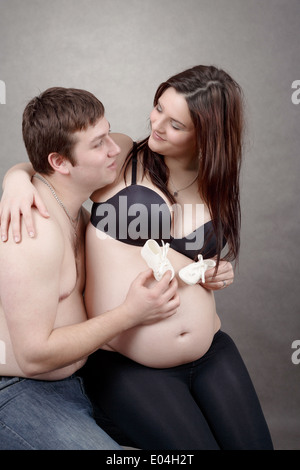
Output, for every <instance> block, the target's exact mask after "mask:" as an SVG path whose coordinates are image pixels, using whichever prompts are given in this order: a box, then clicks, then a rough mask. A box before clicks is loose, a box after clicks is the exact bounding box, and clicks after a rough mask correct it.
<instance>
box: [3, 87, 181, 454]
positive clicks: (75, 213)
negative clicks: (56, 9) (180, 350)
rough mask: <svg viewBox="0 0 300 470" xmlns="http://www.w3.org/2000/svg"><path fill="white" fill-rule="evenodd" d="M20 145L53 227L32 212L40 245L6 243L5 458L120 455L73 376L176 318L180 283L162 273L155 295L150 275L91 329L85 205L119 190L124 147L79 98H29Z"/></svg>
mask: <svg viewBox="0 0 300 470" xmlns="http://www.w3.org/2000/svg"><path fill="white" fill-rule="evenodd" d="M23 138H24V142H25V145H26V149H27V152H28V155H29V159H30V161H31V163H32V165H33V167H34V169H35V171H36V174H35V177H34V178H33V183H34V185H35V187H36V188H37V189H38V191H39V193H40V194H41V195H42V197H43V199H44V201H45V202H46V204H47V209H48V212H49V214H50V218H48V219H45V218H43V217H41V216H40V214H38V211H35V213H34V216H33V217H34V223H35V227H36V229H37V236H36V237H32V238H30V237H23V241H22V243H19V244H16V243H14V240H12V236H10V237H9V240H8V241H7V242H6V243H1V244H0V266H1V270H0V300H1V301H0V341H1V345H2V346H3V345H4V346H5V351H4V352H5V354H3V353H2V355H1V358H2V360H1V361H0V449H9V450H17V449H38V450H44V449H94V450H95V449H120V447H119V446H118V445H117V444H116V443H115V442H114V441H113V440H112V439H111V438H110V437H109V436H108V435H107V434H106V433H104V431H103V430H102V429H101V428H100V427H98V426H97V424H96V422H95V421H94V419H93V417H92V410H91V405H90V403H89V401H88V400H87V397H86V396H85V394H84V390H83V387H82V383H81V379H80V378H79V377H78V376H77V375H75V372H76V371H77V370H78V369H80V368H81V367H82V366H83V365H84V363H85V361H86V358H87V356H88V355H89V354H91V353H92V352H94V351H95V350H97V349H98V348H99V347H101V345H103V344H105V343H107V342H108V341H110V340H111V339H112V338H113V337H114V336H116V335H118V334H120V333H122V332H123V331H125V330H127V329H130V328H132V327H134V326H136V325H137V324H140V323H145V322H153V321H157V320H160V319H164V318H166V317H168V316H170V315H172V314H174V312H175V311H176V308H177V307H178V304H179V301H178V296H177V294H176V288H177V285H176V281H172V282H171V283H169V280H170V274H169V273H166V274H165V276H164V278H163V279H162V281H160V282H159V283H156V284H155V287H153V288H149V287H147V286H148V281H149V279H150V278H151V276H152V271H151V270H148V271H145V272H143V273H141V274H140V275H139V276H138V277H137V278H136V279H135V280H134V281H133V283H132V284H131V286H130V289H129V291H128V293H127V296H126V299H125V300H124V301H123V303H122V304H121V305H120V306H119V307H117V308H115V309H112V310H110V311H108V312H106V313H104V314H102V315H99V316H97V317H95V318H92V319H89V320H87V317H86V311H85V305H84V298H83V291H84V285H85V269H84V234H85V226H86V223H87V221H88V217H87V214H86V211H85V210H84V209H83V208H82V203H83V202H84V201H85V200H86V199H88V197H89V196H90V194H91V193H92V192H93V191H94V190H95V189H96V188H99V187H101V186H105V185H107V184H110V183H112V182H113V181H114V179H115V177H116V168H117V166H116V159H117V156H118V154H119V153H120V148H119V147H118V145H116V143H115V142H114V141H113V140H112V139H111V137H110V135H109V123H108V121H107V120H106V118H105V116H104V108H103V105H102V104H101V103H100V102H99V101H98V100H97V99H96V98H95V97H94V96H93V95H92V94H90V93H88V92H85V91H82V90H75V89H64V88H52V89H49V90H46V91H45V92H44V93H42V94H41V95H40V96H39V97H36V98H34V99H32V100H31V101H30V102H29V104H28V105H27V107H26V108H25V111H24V114H23ZM21 230H22V232H23V233H24V231H25V223H24V220H23V222H22V229H21ZM2 351H3V348H2ZM3 358H5V360H3Z"/></svg>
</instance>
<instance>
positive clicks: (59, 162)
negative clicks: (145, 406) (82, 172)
mask: <svg viewBox="0 0 300 470" xmlns="http://www.w3.org/2000/svg"><path fill="white" fill-rule="evenodd" d="M48 162H49V165H50V166H51V167H52V168H53V170H54V171H57V172H58V173H61V174H63V175H68V174H69V173H70V171H69V167H68V165H67V159H66V158H65V157H63V156H62V155H60V154H59V153H56V152H53V153H49V155H48Z"/></svg>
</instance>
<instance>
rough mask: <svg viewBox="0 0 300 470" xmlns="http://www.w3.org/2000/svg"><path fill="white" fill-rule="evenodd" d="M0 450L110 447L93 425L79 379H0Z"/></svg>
mask: <svg viewBox="0 0 300 470" xmlns="http://www.w3.org/2000/svg"><path fill="white" fill-rule="evenodd" d="M0 449H8V450H14V449H36V450H48V449H49V450H63V449H68V450H73V449H92V450H103V449H107V450H114V449H116V450H117V449H120V447H119V446H118V445H117V444H116V443H115V442H114V441H113V440H112V439H111V438H110V437H109V436H108V435H107V434H106V433H105V432H104V431H102V429H101V428H100V427H99V426H97V424H96V422H95V421H94V419H93V416H92V409H91V405H90V402H89V400H88V399H87V397H86V395H85V393H84V390H83V387H82V384H81V379H80V378H78V377H70V378H68V379H65V380H60V381H53V382H46V381H38V380H29V379H22V378H17V377H12V378H4V379H2V381H0Z"/></svg>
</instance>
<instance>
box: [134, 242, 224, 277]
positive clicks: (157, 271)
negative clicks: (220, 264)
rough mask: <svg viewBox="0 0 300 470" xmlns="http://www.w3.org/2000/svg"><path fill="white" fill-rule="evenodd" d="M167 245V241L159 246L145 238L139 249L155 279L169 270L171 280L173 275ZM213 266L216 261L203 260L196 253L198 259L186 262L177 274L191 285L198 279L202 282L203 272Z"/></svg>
mask: <svg viewBox="0 0 300 470" xmlns="http://www.w3.org/2000/svg"><path fill="white" fill-rule="evenodd" d="M169 246H170V245H169V243H164V242H162V246H159V244H158V243H157V242H156V241H155V240H152V239H151V240H147V242H146V243H145V245H144V246H143V248H142V250H141V255H142V257H143V258H144V260H145V261H146V263H147V265H148V266H149V268H151V269H152V271H153V275H154V277H155V279H156V280H157V281H160V280H161V278H162V277H163V275H164V274H165V273H166V272H167V271H171V273H172V277H171V280H172V279H173V277H174V276H175V271H174V268H173V266H172V264H171V263H170V261H169V260H168V258H167V253H168V250H169ZM215 266H216V263H215V261H214V260H212V259H206V260H204V259H203V256H202V255H198V261H196V262H194V263H191V264H188V265H187V266H185V267H184V268H182V269H180V271H179V273H178V275H179V277H180V279H181V280H182V281H183V282H185V283H186V284H188V285H190V286H192V285H194V284H197V282H199V281H200V280H201V282H202V283H204V282H205V272H206V271H207V269H209V268H213V267H215Z"/></svg>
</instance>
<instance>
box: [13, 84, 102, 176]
mask: <svg viewBox="0 0 300 470" xmlns="http://www.w3.org/2000/svg"><path fill="white" fill-rule="evenodd" d="M103 116H104V106H103V104H102V103H101V102H100V101H99V100H98V99H97V98H96V97H95V96H94V95H93V94H92V93H90V92H88V91H85V90H79V89H75V88H62V87H55V88H49V89H48V90H46V91H44V92H43V93H41V94H40V95H39V96H36V97H35V98H33V99H32V100H31V101H30V102H29V103H28V104H27V106H26V108H25V110H24V113H23V122H22V131H23V139H24V143H25V147H26V150H27V153H28V156H29V159H30V161H31V163H32V166H33V168H34V170H35V171H37V172H39V173H44V174H46V175H47V174H48V175H49V174H51V173H53V169H52V167H51V166H50V165H49V163H48V155H49V154H50V153H52V152H57V153H59V154H60V155H62V156H64V157H65V158H67V159H68V160H69V161H70V162H71V163H72V165H74V164H75V163H76V162H75V161H74V158H73V156H72V150H73V147H74V145H75V144H76V139H75V138H74V135H73V134H74V133H75V132H77V131H81V130H86V129H87V127H88V126H93V125H95V124H96V123H97V121H98V120H99V119H101V118H102V117H103Z"/></svg>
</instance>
